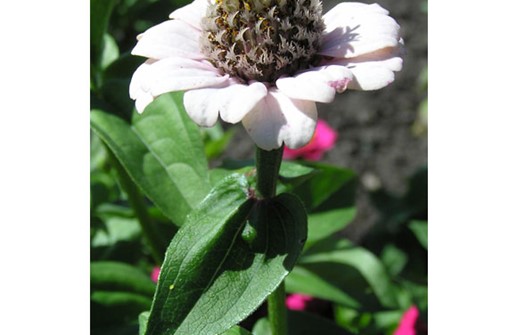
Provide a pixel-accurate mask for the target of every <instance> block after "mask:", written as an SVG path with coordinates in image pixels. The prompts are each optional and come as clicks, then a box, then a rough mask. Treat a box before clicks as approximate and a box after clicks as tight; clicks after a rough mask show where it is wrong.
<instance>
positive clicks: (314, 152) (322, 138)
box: [284, 120, 337, 161]
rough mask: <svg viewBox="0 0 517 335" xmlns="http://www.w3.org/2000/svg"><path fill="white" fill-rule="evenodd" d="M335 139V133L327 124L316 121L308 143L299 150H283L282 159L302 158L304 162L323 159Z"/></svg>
mask: <svg viewBox="0 0 517 335" xmlns="http://www.w3.org/2000/svg"><path fill="white" fill-rule="evenodd" d="M336 139H337V133H336V131H335V130H334V129H332V128H331V127H330V126H329V125H328V123H327V122H325V121H323V120H318V123H317V125H316V131H315V132H314V136H313V137H312V139H311V140H310V142H309V143H308V144H307V145H305V146H303V147H301V148H299V149H290V148H284V159H296V158H299V157H301V158H303V159H305V160H311V161H317V160H320V159H321V158H322V157H323V154H324V153H325V151H328V150H330V149H332V148H333V147H334V144H335V142H336Z"/></svg>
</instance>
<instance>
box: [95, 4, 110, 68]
mask: <svg viewBox="0 0 517 335" xmlns="http://www.w3.org/2000/svg"><path fill="white" fill-rule="evenodd" d="M115 2H116V0H91V1H90V52H91V58H92V61H93V63H94V64H97V62H98V61H99V60H100V59H99V58H100V54H101V52H102V49H103V47H104V43H103V42H104V40H103V39H104V33H106V30H107V29H108V22H109V18H110V16H111V11H112V10H113V7H114V5H115Z"/></svg>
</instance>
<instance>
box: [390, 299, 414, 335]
mask: <svg viewBox="0 0 517 335" xmlns="http://www.w3.org/2000/svg"><path fill="white" fill-rule="evenodd" d="M417 320H418V308H416V306H411V307H410V308H409V309H408V310H407V311H406V312H405V313H404V315H402V318H401V319H400V323H399V326H398V328H397V329H396V330H395V332H394V333H393V335H416V330H415V325H416V321H417Z"/></svg>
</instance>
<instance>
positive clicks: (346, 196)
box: [291, 163, 356, 213]
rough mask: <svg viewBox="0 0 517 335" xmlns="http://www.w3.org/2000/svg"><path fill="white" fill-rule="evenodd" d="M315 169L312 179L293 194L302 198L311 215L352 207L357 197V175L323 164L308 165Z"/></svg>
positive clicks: (293, 190)
mask: <svg viewBox="0 0 517 335" xmlns="http://www.w3.org/2000/svg"><path fill="white" fill-rule="evenodd" d="M306 164H308V166H309V167H311V168H313V169H315V171H314V173H312V174H311V176H310V178H307V180H306V181H305V182H303V183H301V184H300V185H298V186H296V187H294V188H293V189H292V190H291V192H292V193H294V194H296V195H297V196H299V197H300V199H301V200H302V201H303V203H304V204H305V206H306V208H307V209H308V210H309V212H310V213H312V212H314V211H322V210H328V209H335V208H340V207H351V206H352V205H353V199H354V195H355V182H356V174H355V173H354V172H353V171H352V170H347V169H342V168H339V167H336V166H332V165H327V164H323V163H306Z"/></svg>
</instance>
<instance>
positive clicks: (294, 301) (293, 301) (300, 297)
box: [285, 294, 314, 311]
mask: <svg viewBox="0 0 517 335" xmlns="http://www.w3.org/2000/svg"><path fill="white" fill-rule="evenodd" d="M313 299H314V298H312V297H310V296H308V295H304V294H291V295H289V296H288V297H287V298H286V299H285V305H286V306H287V308H289V309H291V310H293V311H303V310H306V309H307V304H308V303H309V302H310V301H312V300H313Z"/></svg>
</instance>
